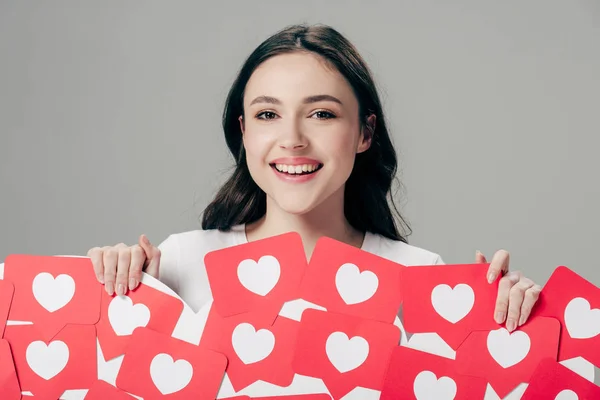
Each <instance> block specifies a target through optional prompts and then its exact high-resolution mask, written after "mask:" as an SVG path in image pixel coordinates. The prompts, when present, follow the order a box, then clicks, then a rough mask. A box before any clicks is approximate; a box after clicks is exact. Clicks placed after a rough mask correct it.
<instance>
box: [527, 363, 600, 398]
mask: <svg viewBox="0 0 600 400" xmlns="http://www.w3.org/2000/svg"><path fill="white" fill-rule="evenodd" d="M538 399H556V400H569V399H574V400H596V399H600V387H598V386H597V385H595V384H594V383H592V382H590V381H588V380H587V379H585V378H584V377H582V376H580V375H578V374H577V373H575V372H573V371H571V370H570V369H569V368H567V367H565V366H564V365H562V364H560V363H558V362H556V360H553V359H551V358H547V359H545V360H542V361H541V362H540V364H539V365H538V367H537V368H536V370H535V372H534V373H533V375H532V376H531V381H530V382H529V385H528V386H527V389H526V390H525V393H523V396H522V397H521V400H538Z"/></svg>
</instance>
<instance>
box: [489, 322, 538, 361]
mask: <svg viewBox="0 0 600 400" xmlns="http://www.w3.org/2000/svg"><path fill="white" fill-rule="evenodd" d="M487 348H488V351H489V353H490V355H491V356H492V358H493V359H494V360H496V362H497V363H498V364H500V366H502V367H503V368H508V367H512V366H513V365H516V364H518V363H520V362H521V361H523V360H524V359H525V357H527V354H528V353H529V349H530V348H531V339H530V338H529V335H527V334H526V333H525V332H523V331H514V332H513V333H510V332H508V331H507V330H506V329H505V328H500V329H497V330H495V331H490V333H489V334H488V337H487Z"/></svg>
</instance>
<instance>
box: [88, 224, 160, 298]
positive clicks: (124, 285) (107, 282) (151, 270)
mask: <svg viewBox="0 0 600 400" xmlns="http://www.w3.org/2000/svg"><path fill="white" fill-rule="evenodd" d="M87 255H88V257H90V258H91V260H92V265H93V266H94V272H95V273H96V278H97V279H98V281H99V282H100V283H103V284H104V288H105V289H106V292H107V293H108V294H109V295H111V296H112V295H113V293H117V294H118V295H124V294H125V293H127V289H129V290H133V289H135V288H136V287H137V286H138V285H139V283H140V281H141V279H142V271H143V272H146V273H147V274H149V275H152V276H153V277H154V278H157V279H158V269H159V267H160V250H159V249H158V248H157V247H155V246H154V245H152V244H151V243H150V241H149V240H148V238H147V237H146V235H141V236H140V239H139V242H138V244H136V245H134V246H127V245H125V244H124V243H119V244H117V245H116V246H105V247H94V248H92V249H90V250H89V251H88V254H87Z"/></svg>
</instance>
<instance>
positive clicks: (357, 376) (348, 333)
mask: <svg viewBox="0 0 600 400" xmlns="http://www.w3.org/2000/svg"><path fill="white" fill-rule="evenodd" d="M399 341H400V331H399V330H398V328H397V327H396V326H394V325H392V324H386V323H383V322H379V321H375V320H372V319H365V318H359V317H355V316H350V315H345V314H339V313H333V312H327V311H320V310H314V309H307V310H305V311H304V313H303V315H302V320H301V322H300V330H299V332H298V340H297V342H296V352H295V355H294V360H293V362H292V367H293V369H294V371H296V373H297V374H300V375H305V376H311V377H315V378H320V379H322V380H323V382H324V383H325V386H327V388H328V390H329V393H331V395H332V396H333V398H334V399H341V398H342V397H343V396H345V395H346V394H348V393H349V392H350V391H352V390H353V389H354V388H356V387H362V388H365V389H372V390H379V391H380V390H381V388H382V386H383V380H384V378H385V374H386V371H387V367H388V363H389V360H390V357H391V355H392V352H393V350H394V348H396V347H397V346H398V343H399Z"/></svg>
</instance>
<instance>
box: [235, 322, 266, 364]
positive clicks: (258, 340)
mask: <svg viewBox="0 0 600 400" xmlns="http://www.w3.org/2000/svg"><path fill="white" fill-rule="evenodd" d="M231 344H232V345H233V350H234V351H235V353H236V354H237V355H238V357H239V358H240V360H242V362H243V363H244V364H253V363H256V362H259V361H261V360H264V359H265V358H267V357H268V356H269V354H271V352H272V351H273V348H274V347H275V336H274V335H273V333H272V332H271V331H269V330H267V329H259V330H258V331H256V330H255V329H254V326H252V325H251V324H249V323H246V322H243V323H241V324H239V325H238V326H236V327H235V329H234V330H233V334H232V335H231Z"/></svg>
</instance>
